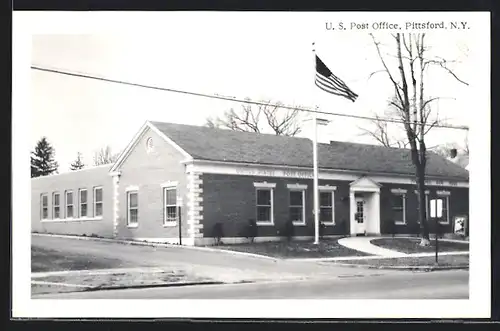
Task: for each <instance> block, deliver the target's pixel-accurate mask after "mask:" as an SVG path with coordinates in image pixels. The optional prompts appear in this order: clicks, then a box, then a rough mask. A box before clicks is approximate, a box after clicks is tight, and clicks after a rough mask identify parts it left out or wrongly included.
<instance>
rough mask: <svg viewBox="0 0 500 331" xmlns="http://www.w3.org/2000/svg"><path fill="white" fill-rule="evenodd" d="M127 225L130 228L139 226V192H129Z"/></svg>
mask: <svg viewBox="0 0 500 331" xmlns="http://www.w3.org/2000/svg"><path fill="white" fill-rule="evenodd" d="M127 206H128V215H127V224H128V225H129V226H137V225H138V222H139V195H138V193H137V191H129V192H127Z"/></svg>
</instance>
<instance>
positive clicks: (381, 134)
mask: <svg viewBox="0 0 500 331" xmlns="http://www.w3.org/2000/svg"><path fill="white" fill-rule="evenodd" d="M373 117H374V119H373V120H372V121H371V122H370V124H371V125H370V126H369V127H361V126H358V129H359V130H360V131H361V135H362V136H368V137H371V138H372V139H374V140H376V141H377V142H378V143H379V144H381V145H382V146H385V147H397V148H406V146H408V140H407V139H405V138H404V137H400V136H394V135H391V132H392V131H393V130H394V129H395V128H393V127H389V122H387V121H384V120H383V118H381V117H380V116H379V115H378V114H373ZM391 124H393V126H394V123H391Z"/></svg>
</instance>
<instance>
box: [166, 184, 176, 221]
mask: <svg viewBox="0 0 500 331" xmlns="http://www.w3.org/2000/svg"><path fill="white" fill-rule="evenodd" d="M163 204H164V207H165V209H164V212H163V224H168V223H175V222H176V221H177V189H176V188H175V187H165V188H163Z"/></svg>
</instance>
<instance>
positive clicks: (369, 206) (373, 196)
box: [349, 176, 381, 235]
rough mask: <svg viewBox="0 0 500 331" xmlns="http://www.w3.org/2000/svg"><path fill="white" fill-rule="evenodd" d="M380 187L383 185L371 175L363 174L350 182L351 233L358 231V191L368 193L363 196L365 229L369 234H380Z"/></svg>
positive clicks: (354, 233)
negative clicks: (356, 215)
mask: <svg viewBox="0 0 500 331" xmlns="http://www.w3.org/2000/svg"><path fill="white" fill-rule="evenodd" d="M380 187H381V185H380V184H379V183H377V182H375V181H374V180H372V179H371V178H369V177H366V176H362V177H360V178H358V179H357V180H355V181H354V182H352V183H351V184H350V190H349V201H350V211H349V214H350V234H351V235H356V234H357V233H358V230H357V229H358V226H357V222H356V219H355V217H354V216H355V214H356V200H357V197H355V194H356V193H368V194H365V195H364V196H363V199H364V200H365V205H364V207H363V208H364V211H363V212H364V213H365V214H366V217H365V221H364V231H366V233H367V234H380Z"/></svg>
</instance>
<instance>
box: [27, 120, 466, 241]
mask: <svg viewBox="0 0 500 331" xmlns="http://www.w3.org/2000/svg"><path fill="white" fill-rule="evenodd" d="M318 163H319V190H320V219H321V222H322V224H323V225H324V226H323V227H322V233H323V234H324V235H342V234H344V235H357V234H380V233H388V232H392V231H395V232H396V233H401V234H405V233H410V232H413V231H414V229H415V225H416V224H417V218H418V217H417V215H418V211H417V196H416V193H415V188H416V186H415V182H414V179H413V178H414V176H413V166H412V164H411V160H410V153H409V150H406V149H397V148H386V147H381V146H372V145H364V144H356V143H346V142H331V143H330V144H319V145H318ZM312 166H313V164H312V143H311V140H309V139H307V138H296V137H285V136H275V135H267V134H256V133H245V132H235V131H229V130H221V129H212V128H207V127H198V126H189V125H180V124H170V123H159V122H146V123H145V124H144V125H143V126H142V128H141V129H140V130H139V132H138V133H137V134H136V136H135V137H134V138H133V139H132V141H131V142H130V144H129V145H128V146H127V148H126V149H125V150H124V151H123V153H122V154H121V155H120V157H119V158H118V160H117V161H116V162H115V164H113V165H107V166H102V167H95V168H90V169H86V170H85V169H83V170H79V171H74V172H70V173H64V174H59V175H52V176H47V177H40V178H34V179H32V221H31V222H32V230H33V231H36V232H47V233H64V234H77V235H87V236H89V235H97V236H103V237H115V238H135V239H139V240H149V241H161V242H171V243H178V242H179V237H182V244H184V245H204V244H212V243H213V242H214V236H215V233H214V229H215V224H217V223H221V224H222V229H223V233H224V237H223V241H224V242H226V243H236V242H245V241H246V240H247V239H246V237H245V236H246V232H245V229H246V227H247V225H248V221H249V220H251V219H253V220H255V221H256V223H257V229H258V231H257V238H256V240H257V241H260V240H275V239H277V238H279V237H280V236H281V235H282V234H283V231H282V230H283V228H284V226H285V223H287V222H293V225H294V235H295V236H296V237H300V238H307V237H312V236H313V235H314V216H313V212H312V210H313V179H312V177H313V176H312V174H313V171H312ZM468 178H469V173H468V171H467V170H465V169H463V168H462V167H460V166H459V165H456V164H454V163H453V162H450V161H448V160H446V159H445V158H443V157H441V156H439V155H437V154H434V153H429V156H428V164H427V180H428V183H427V191H426V201H427V203H426V206H427V212H428V215H429V211H430V209H432V208H433V207H431V202H433V203H434V202H436V201H437V202H438V203H439V204H440V205H441V206H442V214H441V215H438V216H440V217H439V219H431V220H430V221H431V222H430V223H429V224H441V227H440V228H441V230H442V231H445V232H452V231H453V227H454V219H455V218H456V217H468V214H469V188H468V185H469V184H468V182H469V180H468ZM178 206H181V208H180V215H178V211H179V209H178V208H177V207H178ZM179 216H180V220H181V221H180V225H181V227H180V229H179ZM433 221H438V222H439V223H436V222H433Z"/></svg>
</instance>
